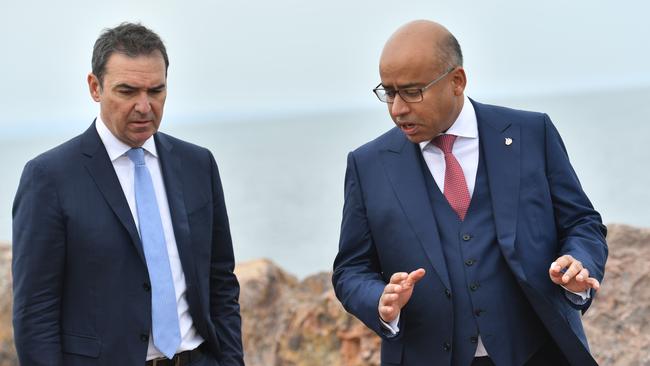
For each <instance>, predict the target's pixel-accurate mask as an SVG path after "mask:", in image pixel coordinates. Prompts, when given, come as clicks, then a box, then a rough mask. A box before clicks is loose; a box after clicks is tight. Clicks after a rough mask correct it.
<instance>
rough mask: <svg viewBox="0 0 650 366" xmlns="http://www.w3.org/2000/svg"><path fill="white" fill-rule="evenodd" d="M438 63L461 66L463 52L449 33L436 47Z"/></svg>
mask: <svg viewBox="0 0 650 366" xmlns="http://www.w3.org/2000/svg"><path fill="white" fill-rule="evenodd" d="M438 52H439V53H440V61H441V63H442V64H444V65H449V66H463V51H461V49H460V44H459V43H458V40H457V39H456V37H454V35H453V34H451V33H449V35H448V36H447V37H445V38H444V39H443V40H442V41H441V42H440V44H439V45H438Z"/></svg>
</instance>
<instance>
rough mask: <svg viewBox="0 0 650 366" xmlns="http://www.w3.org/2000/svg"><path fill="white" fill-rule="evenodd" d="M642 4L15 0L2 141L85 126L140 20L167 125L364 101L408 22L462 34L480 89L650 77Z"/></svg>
mask: <svg viewBox="0 0 650 366" xmlns="http://www.w3.org/2000/svg"><path fill="white" fill-rule="evenodd" d="M649 13H650V3H647V2H644V1H629V0H623V1H616V2H613V1H593V0H591V1H584V0H574V1H560V0H550V1H544V2H532V1H514V0H507V1H506V0H495V1H466V0H453V1H448V0H442V1H431V0H427V1H401V2H397V1H385V0H375V1H367V0H359V1H341V0H329V1H320V2H313V1H304V0H302V1H298V0H277V1H260V0H250V1H240V2H234V1H227V2H226V1H191V0H190V1H182V2H181V1H167V0H156V1H151V0H143V1H122V0H117V1H111V2H106V3H99V2H91V1H81V0H72V1H58V2H52V1H34V0H26V1H6V0H5V1H3V2H2V5H0V44H1V45H2V49H3V52H2V57H0V111H1V113H0V139H2V137H5V138H11V137H13V136H19V135H30V136H33V135H34V134H38V133H41V134H49V133H52V131H53V128H52V126H53V125H54V126H56V129H55V130H56V131H65V132H68V131H75V132H76V131H79V129H80V128H85V127H86V126H87V125H88V123H89V121H90V120H91V119H92V118H93V117H94V115H95V114H96V113H97V106H96V105H95V103H94V102H92V101H91V99H90V97H89V95H88V90H87V84H86V75H87V73H88V72H89V70H90V56H91V52H92V46H93V43H94V41H95V39H96V38H97V36H98V34H99V33H100V32H101V30H102V29H103V28H106V27H111V26H115V25H117V24H119V23H120V22H122V21H140V22H142V23H143V24H145V25H146V26H148V27H150V28H152V29H153V30H155V31H156V32H158V33H159V34H160V35H161V37H162V38H163V40H164V41H165V42H166V45H167V49H168V53H169V56H170V61H171V64H170V69H169V80H168V82H169V97H168V101H167V105H166V117H165V123H170V124H182V123H187V122H188V121H192V122H197V121H214V120H217V121H219V120H236V119H246V118H250V117H259V116H266V115H271V114H272V115H284V114H296V113H304V112H306V111H307V112H312V111H324V110H335V109H341V110H346V109H347V110H349V109H359V108H365V107H368V106H370V105H371V104H374V103H376V100H374V96H372V95H371V94H370V89H371V88H372V87H374V86H375V85H376V84H377V83H378V81H379V76H378V67H377V65H378V58H379V55H380V52H381V49H382V46H383V44H384V42H385V40H386V39H387V38H388V36H389V35H390V34H391V33H392V32H393V31H394V30H395V29H396V28H397V27H399V26H400V25H401V24H403V23H405V22H407V21H410V20H414V19H421V18H425V19H431V20H436V21H439V22H440V23H442V24H444V25H445V26H447V27H448V28H449V29H450V30H451V31H452V32H453V33H454V34H455V35H456V37H457V38H458V39H459V41H460V43H461V46H462V47H463V49H464V53H465V60H466V62H465V68H466V71H467V73H468V77H469V86H468V93H469V95H471V96H474V97H477V98H479V99H480V98H482V97H483V98H485V97H507V96H511V95H526V94H544V93H556V92H573V91H585V90H592V89H593V90H598V89H605V88H606V89H612V88H627V87H633V86H646V85H650V72H649V71H648V65H650V47H647V38H648V35H650V22H648V21H647V14H649Z"/></svg>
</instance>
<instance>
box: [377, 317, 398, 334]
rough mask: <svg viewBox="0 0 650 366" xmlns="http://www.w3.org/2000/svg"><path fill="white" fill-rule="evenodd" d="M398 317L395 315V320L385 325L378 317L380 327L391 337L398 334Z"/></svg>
mask: <svg viewBox="0 0 650 366" xmlns="http://www.w3.org/2000/svg"><path fill="white" fill-rule="evenodd" d="M399 316H400V313H397V318H395V320H393V321H392V322H390V323H386V322H385V321H383V319H382V318H381V317H379V321H380V322H381V325H382V326H383V327H384V328H385V329H386V330H388V331H389V332H390V333H391V334H392V335H397V333H399Z"/></svg>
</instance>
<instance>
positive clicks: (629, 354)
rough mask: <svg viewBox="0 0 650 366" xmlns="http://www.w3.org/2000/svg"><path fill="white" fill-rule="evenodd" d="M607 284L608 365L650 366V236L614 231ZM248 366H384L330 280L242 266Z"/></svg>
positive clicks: (7, 295) (597, 347) (4, 273)
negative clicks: (303, 277) (343, 304)
mask: <svg viewBox="0 0 650 366" xmlns="http://www.w3.org/2000/svg"><path fill="white" fill-rule="evenodd" d="M608 242H609V260H608V262H607V269H606V276H605V280H604V281H603V283H602V287H601V290H600V292H599V293H598V295H597V299H596V300H595V302H594V304H593V305H592V307H591V308H590V309H589V311H588V312H587V314H585V317H584V318H583V320H584V325H585V330H586V332H587V336H588V338H589V341H590V344H591V349H592V352H593V353H594V355H595V357H596V359H597V360H598V362H599V363H600V364H602V365H614V366H623V365H625V366H627V365H634V366H636V365H647V366H650V266H648V265H647V262H648V259H650V229H638V228H632V227H629V226H624V225H610V226H609V234H608ZM10 263H11V254H10V248H9V246H8V245H5V246H3V245H0V293H2V294H3V295H4V296H0V366H13V365H17V361H16V356H15V350H14V348H13V339H12V327H11V281H10V278H11V277H10ZM236 273H237V276H238V278H239V281H240V284H241V296H240V303H241V309H242V318H243V337H244V352H245V355H246V356H245V358H246V365H248V366H319V365H328V366H362V365H363V366H377V365H379V345H380V341H379V338H378V337H377V336H376V335H375V334H374V333H372V332H371V331H369V330H368V329H367V328H366V327H365V326H364V325H363V324H361V323H360V322H359V321H358V320H356V319H355V318H354V317H352V316H350V315H349V314H347V313H346V312H345V311H344V310H343V308H342V306H341V305H340V303H339V302H338V300H337V299H336V297H335V296H334V291H333V290H332V286H331V282H330V274H329V273H320V274H316V275H314V276H311V277H308V278H306V279H305V280H303V281H298V280H297V279H296V278H295V277H294V276H292V275H290V274H288V273H286V272H285V271H283V270H282V269H280V268H279V267H277V266H276V265H274V264H273V263H272V262H270V261H268V260H256V261H251V262H244V263H240V264H238V265H237V269H236Z"/></svg>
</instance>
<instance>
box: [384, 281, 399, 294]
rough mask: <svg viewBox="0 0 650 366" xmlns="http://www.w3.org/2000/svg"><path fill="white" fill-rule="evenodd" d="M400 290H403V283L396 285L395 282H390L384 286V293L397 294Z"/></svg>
mask: <svg viewBox="0 0 650 366" xmlns="http://www.w3.org/2000/svg"><path fill="white" fill-rule="evenodd" d="M399 292H402V286H401V285H395V284H392V283H389V284H388V285H386V287H384V293H385V294H395V293H399Z"/></svg>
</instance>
